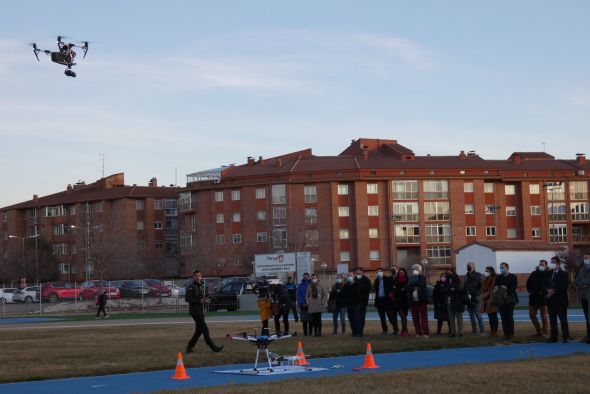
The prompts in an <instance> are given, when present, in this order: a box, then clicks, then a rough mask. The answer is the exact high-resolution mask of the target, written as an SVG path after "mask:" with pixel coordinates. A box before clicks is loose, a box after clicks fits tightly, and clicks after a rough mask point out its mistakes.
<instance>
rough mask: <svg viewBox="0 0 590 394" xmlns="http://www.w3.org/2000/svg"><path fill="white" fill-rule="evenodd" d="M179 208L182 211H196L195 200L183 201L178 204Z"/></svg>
mask: <svg viewBox="0 0 590 394" xmlns="http://www.w3.org/2000/svg"><path fill="white" fill-rule="evenodd" d="M178 210H179V211H180V212H188V211H194V210H195V202H194V201H188V202H181V203H179V204H178Z"/></svg>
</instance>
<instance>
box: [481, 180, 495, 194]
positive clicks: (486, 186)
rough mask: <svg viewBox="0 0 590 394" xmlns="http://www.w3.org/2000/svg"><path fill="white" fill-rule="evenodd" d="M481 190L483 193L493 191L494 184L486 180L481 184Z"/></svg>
mask: <svg viewBox="0 0 590 394" xmlns="http://www.w3.org/2000/svg"><path fill="white" fill-rule="evenodd" d="M483 192H484V193H493V192H494V184H493V183H490V182H486V183H484V184H483Z"/></svg>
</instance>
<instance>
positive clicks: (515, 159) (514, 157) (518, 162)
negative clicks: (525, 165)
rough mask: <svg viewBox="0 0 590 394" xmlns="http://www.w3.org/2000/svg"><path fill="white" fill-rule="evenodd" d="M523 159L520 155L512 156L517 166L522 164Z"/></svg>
mask: <svg viewBox="0 0 590 394" xmlns="http://www.w3.org/2000/svg"><path fill="white" fill-rule="evenodd" d="M521 159H522V158H521V157H520V155H514V156H512V162H513V163H514V164H517V165H518V164H520V162H521Z"/></svg>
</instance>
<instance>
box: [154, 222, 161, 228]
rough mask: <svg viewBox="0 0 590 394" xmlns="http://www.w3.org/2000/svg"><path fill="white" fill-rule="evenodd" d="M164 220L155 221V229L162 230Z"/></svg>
mask: <svg viewBox="0 0 590 394" xmlns="http://www.w3.org/2000/svg"><path fill="white" fill-rule="evenodd" d="M161 229H162V222H154V230H161Z"/></svg>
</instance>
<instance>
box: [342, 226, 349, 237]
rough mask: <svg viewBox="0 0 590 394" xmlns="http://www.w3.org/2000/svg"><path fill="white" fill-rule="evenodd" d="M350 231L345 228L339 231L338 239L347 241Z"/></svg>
mask: <svg viewBox="0 0 590 394" xmlns="http://www.w3.org/2000/svg"><path fill="white" fill-rule="evenodd" d="M349 238H350V231H349V230H348V229H347V228H341V229H340V239H349Z"/></svg>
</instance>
